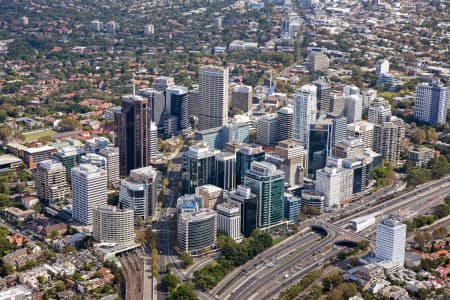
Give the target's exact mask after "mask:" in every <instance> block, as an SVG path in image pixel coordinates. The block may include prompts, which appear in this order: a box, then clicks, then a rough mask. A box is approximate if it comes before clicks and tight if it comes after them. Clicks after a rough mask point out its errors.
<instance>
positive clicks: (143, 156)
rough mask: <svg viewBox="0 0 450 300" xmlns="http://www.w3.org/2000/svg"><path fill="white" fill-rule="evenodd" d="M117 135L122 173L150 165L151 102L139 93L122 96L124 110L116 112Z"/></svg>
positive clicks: (123, 174)
mask: <svg viewBox="0 0 450 300" xmlns="http://www.w3.org/2000/svg"><path fill="white" fill-rule="evenodd" d="M115 121H116V136H117V146H118V147H119V155H120V175H122V176H126V175H128V172H129V171H130V170H132V169H137V168H142V167H146V166H148V165H150V160H151V154H150V148H151V146H150V133H149V129H150V122H151V116H150V103H149V100H148V99H145V98H143V97H141V96H137V95H134V94H133V95H126V96H123V97H122V111H121V112H118V113H116V115H115Z"/></svg>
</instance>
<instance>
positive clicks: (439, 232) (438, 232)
mask: <svg viewBox="0 0 450 300" xmlns="http://www.w3.org/2000/svg"><path fill="white" fill-rule="evenodd" d="M447 234H448V231H447V228H446V227H439V228H436V229H435V230H433V233H432V235H433V237H434V238H438V239H442V238H445V237H447Z"/></svg>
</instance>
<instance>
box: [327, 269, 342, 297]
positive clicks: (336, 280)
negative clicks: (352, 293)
mask: <svg viewBox="0 0 450 300" xmlns="http://www.w3.org/2000/svg"><path fill="white" fill-rule="evenodd" d="M342 282H344V278H343V277H342V274H341V273H336V274H333V275H330V276H328V277H325V278H324V279H323V289H324V291H326V292H328V291H331V290H332V289H334V288H336V287H337V286H338V285H340V284H341V283H342Z"/></svg>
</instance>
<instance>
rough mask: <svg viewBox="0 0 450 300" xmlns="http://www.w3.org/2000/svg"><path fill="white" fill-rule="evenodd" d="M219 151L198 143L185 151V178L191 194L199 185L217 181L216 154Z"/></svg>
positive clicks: (187, 189) (187, 188)
mask: <svg viewBox="0 0 450 300" xmlns="http://www.w3.org/2000/svg"><path fill="white" fill-rule="evenodd" d="M219 152H220V151H219V150H215V149H211V148H209V147H207V146H203V145H198V146H191V147H189V150H187V151H186V152H184V153H183V171H184V172H183V180H184V184H185V187H186V191H187V192H188V193H189V194H192V193H194V191H195V188H196V187H198V186H202V185H205V184H214V183H215V175H216V171H215V155H216V154H218V153H219Z"/></svg>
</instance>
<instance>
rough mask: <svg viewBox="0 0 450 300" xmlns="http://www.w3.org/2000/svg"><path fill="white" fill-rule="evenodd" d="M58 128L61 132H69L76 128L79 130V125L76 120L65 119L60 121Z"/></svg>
mask: <svg viewBox="0 0 450 300" xmlns="http://www.w3.org/2000/svg"><path fill="white" fill-rule="evenodd" d="M58 126H59V128H61V130H62V131H71V130H75V129H78V128H81V124H80V122H79V121H78V120H75V119H71V118H65V119H62V120H61V121H60V122H59V123H58Z"/></svg>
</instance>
